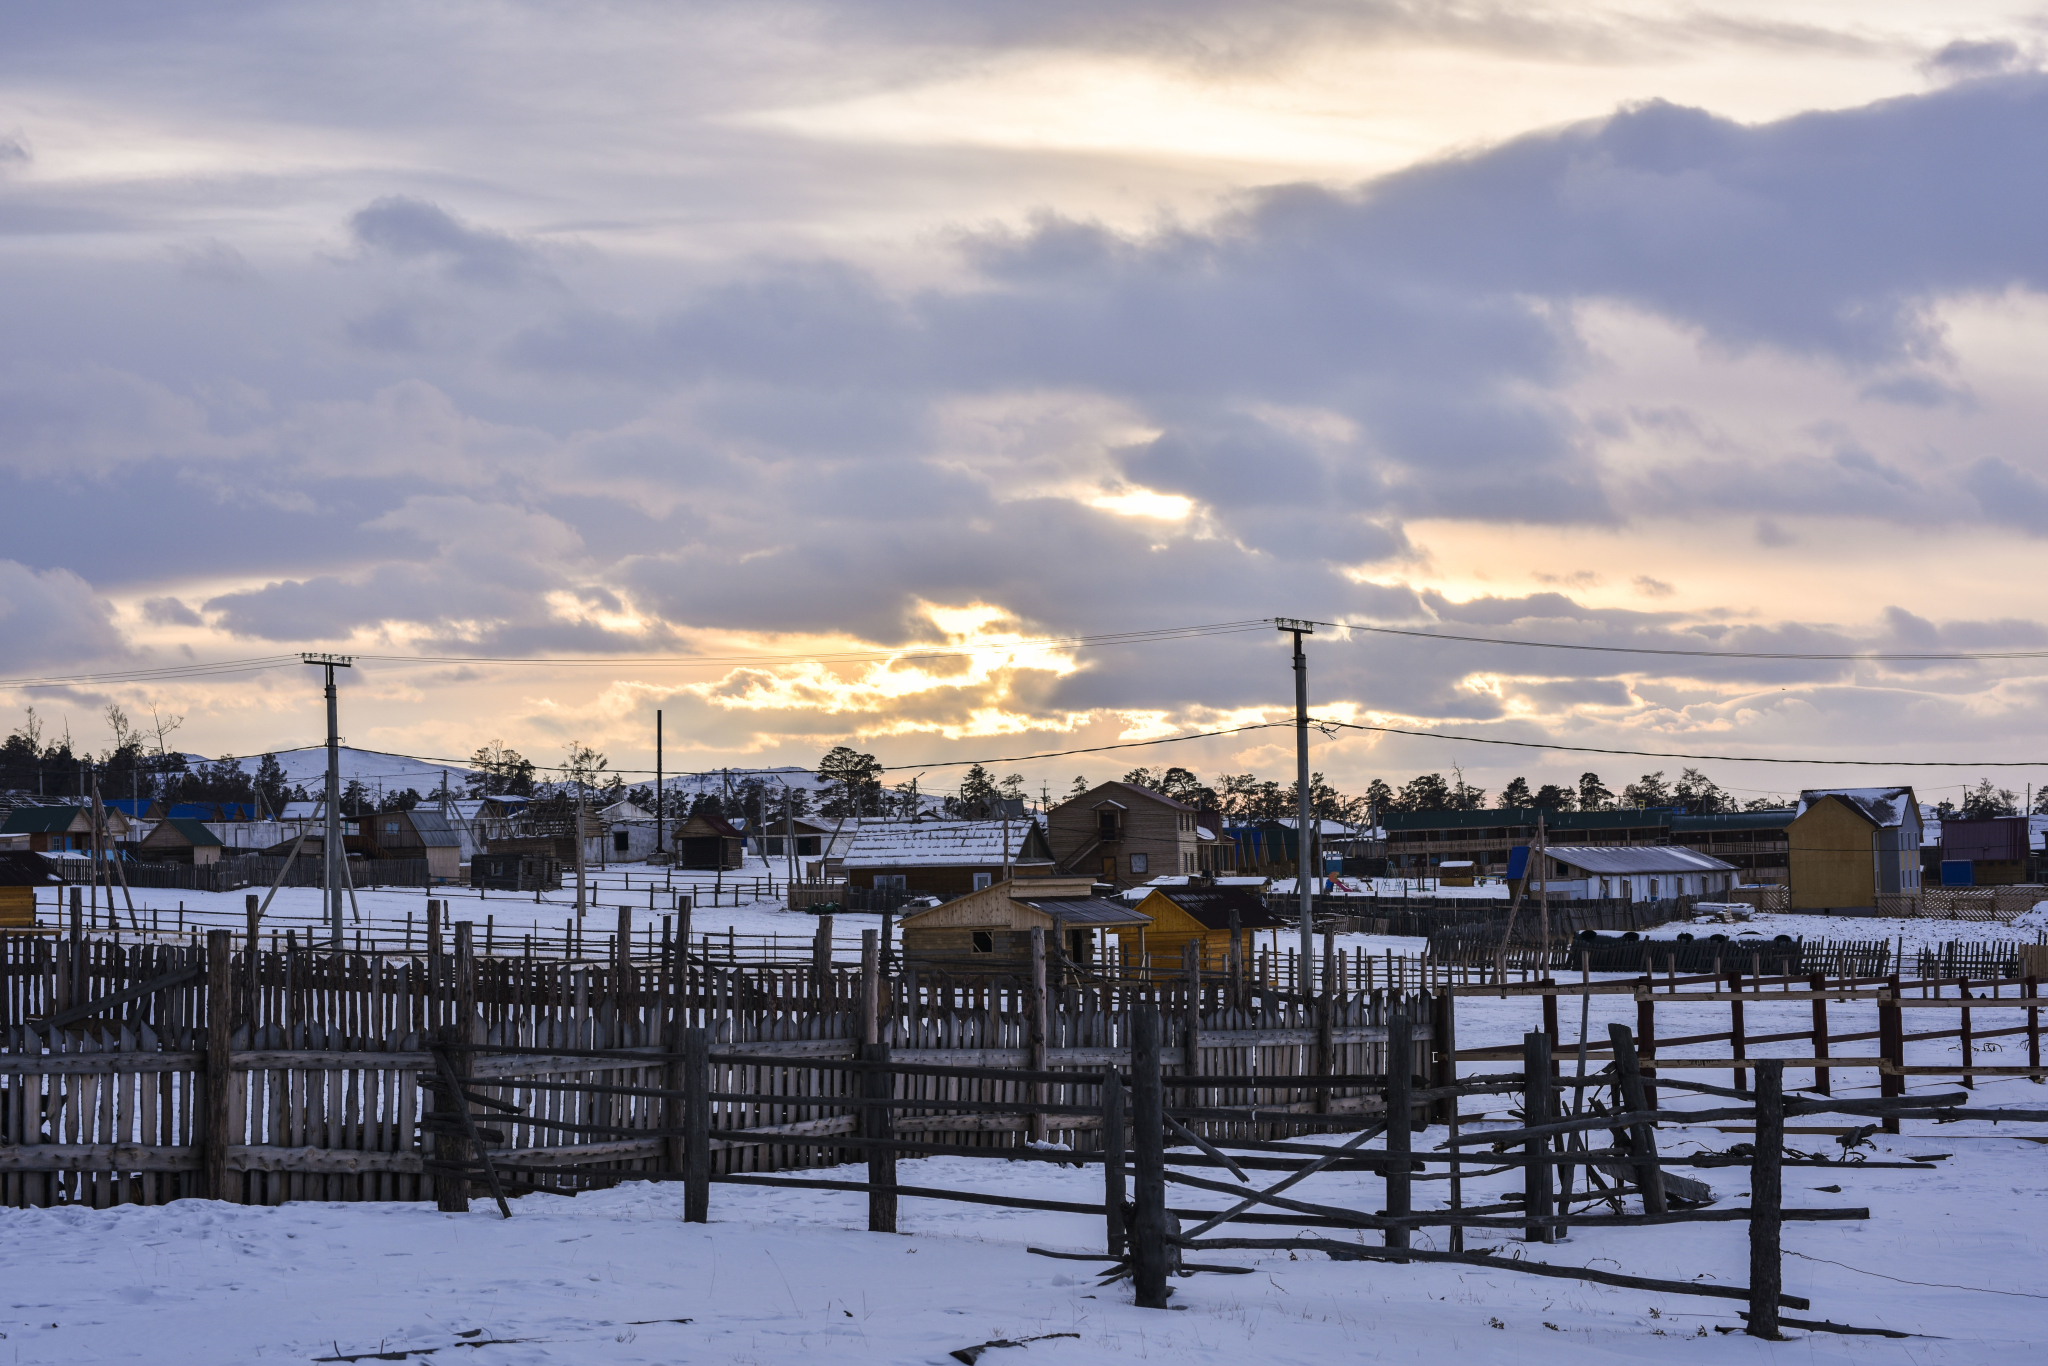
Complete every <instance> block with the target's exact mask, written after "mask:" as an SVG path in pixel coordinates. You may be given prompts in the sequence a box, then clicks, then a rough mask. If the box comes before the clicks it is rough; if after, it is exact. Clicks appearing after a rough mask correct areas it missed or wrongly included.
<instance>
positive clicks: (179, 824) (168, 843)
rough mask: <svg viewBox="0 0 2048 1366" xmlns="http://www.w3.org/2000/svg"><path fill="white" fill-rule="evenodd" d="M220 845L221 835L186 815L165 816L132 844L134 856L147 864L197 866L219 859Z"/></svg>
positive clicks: (218, 860)
mask: <svg viewBox="0 0 2048 1366" xmlns="http://www.w3.org/2000/svg"><path fill="white" fill-rule="evenodd" d="M222 848H223V846H222V844H221V841H220V836H219V835H216V834H214V833H213V831H211V830H209V829H207V828H206V825H205V823H204V822H202V821H195V820H192V819H191V818H189V817H186V816H166V817H164V818H163V819H162V820H160V821H158V822H157V823H156V829H154V830H152V831H150V832H149V834H148V835H146V836H144V837H143V840H142V843H140V844H138V845H136V846H135V856H136V857H137V858H139V859H142V860H143V861H144V862H147V863H190V864H194V865H198V864H207V863H218V862H220V852H221V849H222Z"/></svg>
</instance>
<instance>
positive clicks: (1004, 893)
mask: <svg viewBox="0 0 2048 1366" xmlns="http://www.w3.org/2000/svg"><path fill="white" fill-rule="evenodd" d="M1094 885H1095V884H1094V879H1093V878H1085V877H1024V878H1011V879H1009V880H1008V881H1004V882H996V883H991V884H990V885H988V886H986V887H983V888H982V889H981V890H979V891H975V892H969V893H967V895H965V896H961V897H955V898H954V899H953V900H951V901H948V902H946V903H945V904H944V905H942V906H931V907H927V908H926V909H924V910H921V911H912V912H910V913H909V914H907V915H905V916H904V917H903V919H902V921H901V922H900V924H901V927H902V931H903V958H904V962H905V964H906V965H907V966H909V967H913V968H925V969H933V970H938V971H944V972H951V973H960V972H970V973H1002V974H1008V975H1017V976H1025V975H1028V974H1029V973H1030V971H1031V931H1032V930H1034V929H1038V930H1043V931H1045V936H1046V944H1045V951H1046V958H1047V962H1048V964H1049V965H1053V966H1049V968H1048V970H1049V971H1055V972H1056V965H1058V964H1060V963H1061V962H1064V963H1068V964H1074V965H1077V966H1082V965H1086V964H1089V963H1092V962H1094V961H1095V957H1096V954H1095V947H1096V936H1097V935H1098V934H1100V933H1104V932H1108V933H1116V932H1118V931H1120V930H1128V929H1136V928H1137V927H1139V926H1141V925H1145V924H1148V923H1150V922H1149V920H1148V918H1147V917H1146V916H1145V914H1144V913H1143V912H1142V911H1139V910H1138V909H1136V908H1135V907H1133V906H1131V905H1130V904H1128V903H1127V902H1122V901H1105V900H1103V899H1101V898H1098V897H1096V896H1095V895H1094V890H1093V889H1094Z"/></svg>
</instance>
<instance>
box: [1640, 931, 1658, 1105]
mask: <svg viewBox="0 0 2048 1366" xmlns="http://www.w3.org/2000/svg"><path fill="white" fill-rule="evenodd" d="M1644 952H1646V953H1647V952H1648V950H1647V949H1645V950H1644ZM1655 986H1656V981H1655V979H1653V978H1651V977H1649V976H1647V975H1645V976H1644V978H1643V988H1642V990H1640V991H1639V992H1638V993H1637V994H1636V1045H1637V1048H1636V1067H1637V1070H1638V1071H1639V1072H1644V1073H1645V1075H1644V1076H1643V1099H1644V1100H1645V1102H1647V1104H1648V1106H1649V1108H1650V1109H1652V1110H1654V1109H1656V1108H1657V1103H1658V1102H1657V1088H1656V1086H1655V1085H1654V1084H1653V1082H1654V1080H1655V1076H1656V1069H1655V1068H1653V1067H1650V1066H1649V1065H1648V1060H1650V1059H1653V1058H1655V1057H1656V1056H1657V993H1656V991H1655V990H1654V988H1655Z"/></svg>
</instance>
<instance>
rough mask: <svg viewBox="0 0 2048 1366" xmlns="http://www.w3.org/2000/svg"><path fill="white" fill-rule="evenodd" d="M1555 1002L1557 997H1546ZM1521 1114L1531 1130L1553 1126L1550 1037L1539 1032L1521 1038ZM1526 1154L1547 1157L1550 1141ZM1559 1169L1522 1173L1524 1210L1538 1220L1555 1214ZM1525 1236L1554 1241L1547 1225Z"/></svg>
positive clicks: (1536, 1142) (1539, 1165)
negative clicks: (1528, 1122) (1548, 1125)
mask: <svg viewBox="0 0 2048 1366" xmlns="http://www.w3.org/2000/svg"><path fill="white" fill-rule="evenodd" d="M1543 999H1544V1000H1546V1001H1554V1000H1556V999H1557V998H1556V997H1554V996H1546V997H1544V998H1543ZM1522 1077H1523V1091H1522V1113H1523V1114H1524V1115H1526V1116H1527V1117H1528V1118H1529V1120H1530V1126H1529V1127H1531V1128H1540V1127H1542V1126H1544V1125H1547V1124H1550V1123H1552V1122H1553V1116H1552V1105H1553V1102H1554V1101H1555V1099H1556V1092H1555V1090H1553V1089H1552V1087H1551V1084H1550V1035H1549V1034H1548V1033H1547V1032H1544V1031H1541V1030H1537V1031H1532V1032H1530V1033H1527V1034H1524V1035H1523V1036H1522ZM1525 1151H1526V1153H1527V1155H1528V1156H1530V1157H1532V1158H1533V1157H1539V1156H1548V1155H1549V1151H1550V1139H1549V1138H1548V1137H1547V1136H1543V1135H1537V1136H1534V1137H1532V1138H1530V1139H1529V1141H1528V1144H1527V1145H1526V1148H1525ZM1556 1181H1557V1169H1556V1168H1555V1167H1552V1166H1551V1165H1550V1164H1549V1163H1547V1162H1531V1163H1530V1164H1529V1165H1528V1166H1527V1167H1525V1168H1524V1169H1523V1172H1522V1208H1523V1209H1524V1210H1525V1211H1527V1212H1528V1213H1530V1214H1532V1215H1536V1216H1538V1217H1539V1218H1541V1217H1547V1216H1549V1215H1551V1214H1554V1213H1556V1209H1555V1208H1554V1206H1555V1202H1556ZM1522 1236H1523V1237H1524V1238H1525V1239H1526V1240H1527V1241H1529V1242H1532V1243H1547V1242H1549V1241H1551V1238H1552V1233H1551V1230H1550V1226H1549V1225H1547V1224H1537V1223H1532V1224H1530V1225H1528V1226H1527V1227H1526V1228H1525V1229H1524V1230H1523V1233H1522Z"/></svg>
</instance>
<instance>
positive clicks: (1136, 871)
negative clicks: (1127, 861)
mask: <svg viewBox="0 0 2048 1366" xmlns="http://www.w3.org/2000/svg"><path fill="white" fill-rule="evenodd" d="M1151 862H1152V860H1151V857H1150V856H1149V855H1146V854H1133V855H1131V876H1132V877H1143V876H1144V875H1145V873H1147V872H1148V871H1150V866H1151Z"/></svg>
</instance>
